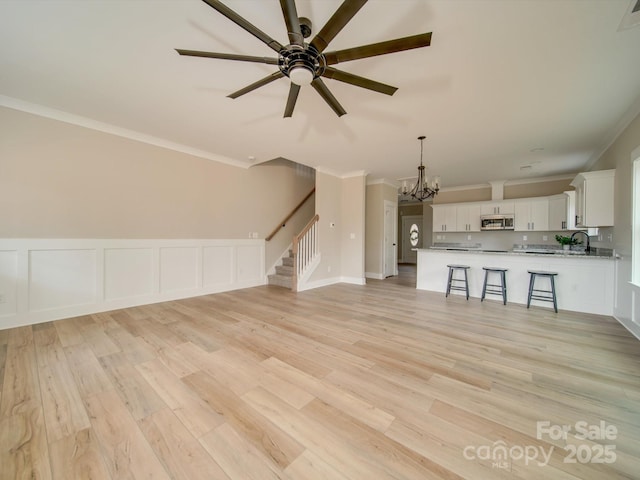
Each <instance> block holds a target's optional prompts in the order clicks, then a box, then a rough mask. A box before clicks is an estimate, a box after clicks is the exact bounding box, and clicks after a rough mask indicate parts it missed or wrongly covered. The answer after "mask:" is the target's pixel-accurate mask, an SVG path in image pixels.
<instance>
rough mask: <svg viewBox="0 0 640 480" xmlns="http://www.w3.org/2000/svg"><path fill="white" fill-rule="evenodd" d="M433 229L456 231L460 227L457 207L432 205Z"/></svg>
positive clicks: (436, 230)
mask: <svg viewBox="0 0 640 480" xmlns="http://www.w3.org/2000/svg"><path fill="white" fill-rule="evenodd" d="M432 208H433V231H434V232H455V231H456V229H457V228H458V226H457V224H456V222H457V207H456V206H455V205H432Z"/></svg>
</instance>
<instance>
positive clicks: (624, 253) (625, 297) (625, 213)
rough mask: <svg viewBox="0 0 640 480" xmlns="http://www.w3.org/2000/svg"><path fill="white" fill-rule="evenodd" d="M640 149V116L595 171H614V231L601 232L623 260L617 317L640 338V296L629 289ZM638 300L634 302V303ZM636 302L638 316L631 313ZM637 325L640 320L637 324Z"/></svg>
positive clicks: (619, 271) (619, 267) (619, 270)
mask: <svg viewBox="0 0 640 480" xmlns="http://www.w3.org/2000/svg"><path fill="white" fill-rule="evenodd" d="M637 148H640V115H638V116H637V117H636V118H635V119H634V120H633V121H632V122H631V123H630V124H629V126H628V127H627V128H626V129H625V130H624V131H623V132H622V133H621V134H620V135H619V136H618V138H617V139H616V140H615V142H614V143H613V144H612V145H611V146H610V147H609V148H608V149H607V151H606V152H605V153H604V154H603V155H602V156H601V157H600V158H599V159H598V161H597V162H596V163H595V165H594V166H593V168H591V170H592V171H595V170H609V169H612V168H615V170H616V177H615V197H614V215H615V227H613V228H603V229H600V230H601V231H600V233H601V235H602V236H603V239H607V237H608V235H609V234H611V235H612V238H613V241H612V246H613V248H615V251H616V253H617V254H618V255H619V256H620V259H619V260H618V261H617V262H616V286H617V288H616V306H615V311H614V315H615V316H616V317H617V318H618V319H620V320H621V321H622V322H623V323H624V324H625V326H626V327H627V328H629V329H630V330H632V331H633V332H634V334H635V335H636V336H638V337H639V338H640V324H638V323H634V322H632V321H631V319H632V318H634V315H635V318H636V319H638V318H640V309H638V305H639V304H640V302H639V299H640V295H639V293H638V291H637V289H636V290H634V289H633V288H632V286H631V285H630V283H629V282H630V280H631V268H632V263H633V258H632V253H633V252H632V230H631V225H632V211H633V210H632V209H633V205H632V201H633V184H632V176H633V174H632V160H633V159H632V158H631V153H632V152H633V151H634V150H635V149H637ZM634 296H635V300H633V298H634ZM634 301H635V310H636V311H635V314H634V313H632V312H633V309H634ZM636 321H637V320H636Z"/></svg>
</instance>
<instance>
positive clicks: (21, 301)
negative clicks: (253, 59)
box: [0, 239, 265, 329]
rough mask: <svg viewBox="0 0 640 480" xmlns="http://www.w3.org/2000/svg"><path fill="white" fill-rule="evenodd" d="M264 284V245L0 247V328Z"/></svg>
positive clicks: (43, 243)
mask: <svg viewBox="0 0 640 480" xmlns="http://www.w3.org/2000/svg"><path fill="white" fill-rule="evenodd" d="M264 283H265V272H264V240H248V239H247V240H159V239H156V240H131V239H128V240H118V239H2V240H0V329H4V328H9V327H15V326H18V325H26V324H32V323H39V322H44V321H49V320H56V319H60V318H65V317H72V316H78V315H85V314H89V313H95V312H100V311H106V310H113V309H117V308H124V307H130V306H135V305H144V304H148V303H155V302H161V301H166V300H175V299H178V298H186V297H192V296H197V295H205V294H209V293H215V292H221V291H227V290H234V289H237V288H246V287H252V286H256V285H262V284H264Z"/></svg>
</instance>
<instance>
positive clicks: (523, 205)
mask: <svg viewBox="0 0 640 480" xmlns="http://www.w3.org/2000/svg"><path fill="white" fill-rule="evenodd" d="M514 206H515V212H514V215H515V218H514V226H515V230H516V231H547V230H549V198H548V197H540V198H528V199H526V200H518V201H516V202H515V203H514Z"/></svg>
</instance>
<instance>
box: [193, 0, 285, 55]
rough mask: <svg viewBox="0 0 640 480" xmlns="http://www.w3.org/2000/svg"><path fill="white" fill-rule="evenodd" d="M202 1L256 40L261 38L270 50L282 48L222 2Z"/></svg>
mask: <svg viewBox="0 0 640 480" xmlns="http://www.w3.org/2000/svg"><path fill="white" fill-rule="evenodd" d="M202 1H203V2H204V3H206V4H207V5H209V6H210V7H211V8H213V9H215V10H217V11H218V12H219V13H221V14H222V15H224V16H225V17H227V18H228V19H229V20H231V21H232V22H233V23H235V24H236V25H238V26H239V27H241V28H243V29H245V30H246V31H247V32H249V33H250V34H251V35H253V36H254V37H256V38H257V39H258V40H261V41H262V42H263V43H265V44H266V45H267V46H268V47H269V48H271V49H272V50H275V51H276V52H279V51H280V50H281V49H282V45H281V44H280V43H279V42H277V41H276V40H274V39H273V38H271V37H270V36H269V35H267V34H266V33H264V32H263V31H262V30H260V29H259V28H258V27H256V26H255V25H253V24H252V23H250V22H249V21H247V20H245V19H244V18H243V17H241V16H240V15H238V14H237V13H236V12H234V11H233V10H231V9H230V8H229V7H227V6H226V5H225V4H223V3H222V2H220V1H218V0H202Z"/></svg>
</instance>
